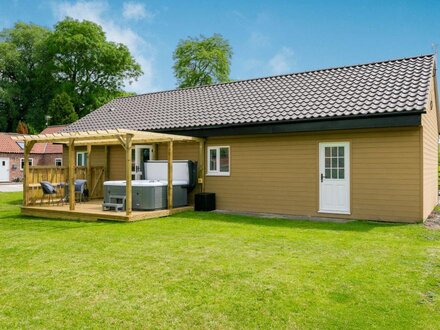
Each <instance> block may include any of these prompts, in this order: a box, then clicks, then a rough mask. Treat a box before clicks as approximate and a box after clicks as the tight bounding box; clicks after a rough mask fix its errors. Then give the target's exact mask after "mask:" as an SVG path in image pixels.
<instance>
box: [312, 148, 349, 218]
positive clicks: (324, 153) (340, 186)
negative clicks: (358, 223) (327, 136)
mask: <svg viewBox="0 0 440 330" xmlns="http://www.w3.org/2000/svg"><path fill="white" fill-rule="evenodd" d="M319 212H322V213H340V214H349V213H350V143H349V142H326V143H320V144H319Z"/></svg>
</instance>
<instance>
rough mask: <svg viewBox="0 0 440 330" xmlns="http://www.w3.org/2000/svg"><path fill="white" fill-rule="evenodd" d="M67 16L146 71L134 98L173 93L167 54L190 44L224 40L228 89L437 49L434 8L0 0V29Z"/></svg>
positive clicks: (428, 4)
mask: <svg viewBox="0 0 440 330" xmlns="http://www.w3.org/2000/svg"><path fill="white" fill-rule="evenodd" d="M66 16H70V17H73V18H76V19H80V20H84V19H86V20H90V21H94V22H96V23H98V24H100V25H101V26H102V27H103V29H104V31H105V32H106V35H107V38H108V39H109V40H112V41H115V42H121V43H124V44H126V45H127V46H128V48H129V49H130V51H131V53H132V54H133V56H134V57H135V59H136V61H137V62H138V63H139V64H140V65H141V66H142V70H143V72H144V75H143V76H142V77H141V78H140V79H139V80H138V81H137V82H135V83H133V84H132V85H127V86H126V90H129V91H134V92H136V93H147V92H152V91H158V90H168V89H173V88H175V87H176V79H175V77H174V75H173V70H172V66H173V59H172V54H173V51H174V49H175V47H176V45H177V43H178V42H179V40H181V39H184V38H187V37H189V36H191V37H196V36H199V35H205V36H210V35H212V34H214V33H220V34H221V35H223V37H224V38H226V39H227V40H228V41H229V43H230V45H231V46H232V49H233V53H234V54H233V57H232V61H231V78H232V79H234V80H239V79H249V78H256V77H263V76H270V75H277V74H284V73H292V72H300V71H305V70H314V69H322V68H328V67H336V66H344V65H352V64H359V63H366V62H373V61H382V60H387V59H393V58H401V57H408V56H417V55H420V54H428V53H433V52H434V50H433V49H434V48H433V44H434V45H435V44H439V43H440V20H439V16H440V0H437V1H430V0H420V1H417V0H414V1H409V0H408V1H403V0H402V1H397V0H396V1H395V0H387V1H373V0H371V1H363V0H353V1H313V0H310V1H294V0H292V1H287V0H271V1H269V0H268V1H257V0H255V1H239V0H235V1H229V0H222V1H202V0H199V1H190V0H186V1H183V0H174V1H173V0H163V1H161V0H149V1H136V0H133V1H131V0H127V1H125V0H119V1H112V0H93V1H54V0H42V1H30V0H12V1H11V0H0V29H4V28H9V27H12V26H13V24H14V23H15V22H17V21H24V22H32V23H35V24H39V25H43V26H46V27H48V28H53V25H54V24H55V23H56V22H57V21H59V20H61V19H63V18H64V17H66Z"/></svg>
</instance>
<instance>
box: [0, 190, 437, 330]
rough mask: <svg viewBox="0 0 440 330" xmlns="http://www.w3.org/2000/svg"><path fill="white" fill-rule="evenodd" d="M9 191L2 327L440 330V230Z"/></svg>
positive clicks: (1, 205) (3, 202) (2, 198)
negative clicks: (30, 196) (72, 208)
mask: <svg viewBox="0 0 440 330" xmlns="http://www.w3.org/2000/svg"><path fill="white" fill-rule="evenodd" d="M20 198H21V197H20V195H19V194H16V193H8V194H5V193H3V194H0V328H8V329H10V328H45V329H56V328H217V329H224V328H240V329H241V328H290V329H296V328H298V329H317V328H319V329H341V328H343V329H359V328H377V329H403V328H406V329H409V328H411V329H438V328H439V327H440V232H439V231H430V230H428V229H425V228H424V227H423V226H422V225H385V224H377V223H368V222H351V223H346V224H337V223H317V222H309V221H292V220H279V219H259V218H253V217H244V216H231V215H221V214H211V213H193V212H188V213H182V214H178V215H175V216H172V217H169V218H162V219H155V220H148V221H144V222H138V223H131V224H121V223H104V222H102V223H85V222H67V221H53V220H42V219H33V218H24V217H22V216H20V215H19V204H20V202H21V201H20Z"/></svg>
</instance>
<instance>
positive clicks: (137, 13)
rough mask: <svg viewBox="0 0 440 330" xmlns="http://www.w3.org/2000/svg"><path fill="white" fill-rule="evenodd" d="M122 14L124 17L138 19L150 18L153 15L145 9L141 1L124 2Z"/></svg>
mask: <svg viewBox="0 0 440 330" xmlns="http://www.w3.org/2000/svg"><path fill="white" fill-rule="evenodd" d="M122 16H124V18H126V19H134V20H140V19H142V18H147V19H151V18H153V16H154V15H153V14H152V13H150V12H149V11H147V10H146V9H145V5H144V4H143V3H139V2H124V5H123V9H122Z"/></svg>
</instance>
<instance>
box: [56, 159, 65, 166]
mask: <svg viewBox="0 0 440 330" xmlns="http://www.w3.org/2000/svg"><path fill="white" fill-rule="evenodd" d="M58 160H59V161H60V162H61V165H60V166H63V159H62V158H55V161H54V164H55V166H57V161H58Z"/></svg>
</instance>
